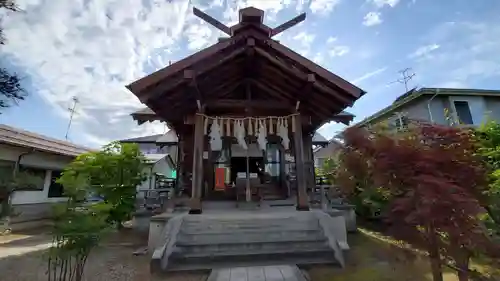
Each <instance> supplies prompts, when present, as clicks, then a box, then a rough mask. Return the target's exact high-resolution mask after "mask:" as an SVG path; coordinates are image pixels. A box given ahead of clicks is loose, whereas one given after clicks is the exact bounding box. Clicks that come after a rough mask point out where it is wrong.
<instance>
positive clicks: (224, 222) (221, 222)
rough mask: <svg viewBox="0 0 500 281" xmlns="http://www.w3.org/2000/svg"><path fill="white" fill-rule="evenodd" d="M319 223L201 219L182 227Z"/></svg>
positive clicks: (314, 222)
mask: <svg viewBox="0 0 500 281" xmlns="http://www.w3.org/2000/svg"><path fill="white" fill-rule="evenodd" d="M304 224H306V225H319V222H318V221H317V220H310V219H286V218H285V219H279V218H278V219H254V220H237V219H234V220H231V219H228V220H204V221H203V220H201V221H184V222H183V223H182V227H183V228H184V227H225V228H226V227H234V226H255V227H267V226H291V225H304Z"/></svg>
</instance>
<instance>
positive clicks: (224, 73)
mask: <svg viewBox="0 0 500 281" xmlns="http://www.w3.org/2000/svg"><path fill="white" fill-rule="evenodd" d="M245 12H246V13H249V14H251V13H257V14H258V13H259V12H261V13H262V15H260V16H258V17H259V18H260V22H259V20H256V16H248V15H246V16H245V14H244V13H245ZM240 14H241V15H242V16H241V17H240V22H239V23H238V24H237V25H236V26H234V27H231V28H227V27H226V28H222V29H223V30H226V29H228V30H226V31H228V32H230V33H231V34H230V35H231V37H230V38H228V39H227V40H223V41H221V42H219V43H216V44H214V45H212V46H210V47H208V48H206V49H204V50H201V51H199V52H197V53H195V54H193V55H191V56H189V57H187V58H185V59H183V60H180V61H178V62H176V63H174V64H172V65H170V66H167V67H165V68H163V69H161V70H159V71H157V72H155V73H152V74H150V75H148V76H146V77H144V78H141V79H139V80H137V81H135V82H133V83H131V84H130V85H128V86H127V88H128V89H129V90H130V91H131V92H133V93H134V94H135V95H136V96H137V97H138V98H139V100H141V102H143V103H144V104H145V105H146V106H148V107H149V108H150V109H151V110H152V111H153V112H155V113H156V114H157V115H158V116H159V117H161V118H162V120H165V121H166V122H167V123H169V125H172V124H183V121H184V120H183V118H184V117H185V116H186V114H189V113H191V114H192V113H194V112H196V111H197V108H200V107H201V106H205V105H208V106H207V108H209V109H210V105H209V101H210V100H212V101H213V100H219V99H227V98H233V99H240V100H241V97H237V98H236V96H238V95H239V94H241V93H243V94H244V93H245V89H247V90H248V89H252V90H251V92H252V99H255V100H258V99H259V98H262V99H263V100H264V99H266V100H267V99H272V100H274V101H276V102H281V104H285V105H288V106H290V108H292V107H293V108H295V106H296V103H297V101H300V110H301V111H304V112H307V115H308V116H311V118H312V120H311V123H312V124H314V126H320V125H322V124H324V123H325V122H328V121H331V119H332V118H334V117H335V115H337V114H339V113H340V112H342V111H343V110H344V109H345V108H346V107H348V106H351V105H352V104H353V103H354V101H356V100H357V99H358V98H359V97H361V96H362V95H363V94H364V93H365V92H364V91H363V90H361V89H360V88H358V87H356V86H354V85H353V84H351V83H349V82H348V81H346V80H344V79H342V78H340V77H339V76H337V75H335V74H333V73H331V72H329V71H328V70H326V69H324V68H322V67H320V66H318V65H316V64H315V63H313V62H311V61H310V60H308V59H306V58H304V57H302V56H301V55H299V54H297V53H295V52H294V51H292V50H290V49H289V48H287V47H285V46H283V45H281V44H280V43H279V42H277V41H275V40H273V39H271V36H272V35H273V32H272V31H273V30H275V29H271V28H269V27H267V26H265V25H264V24H262V21H261V19H262V16H263V12H262V11H260V10H257V9H255V8H252V9H244V11H243V10H241V11H240ZM252 17H253V18H252ZM245 87H246V88H245ZM236 89H238V90H236ZM259 95H260V97H259ZM256 96H257V97H256ZM200 103H203V105H200ZM213 114H214V115H217V114H222V113H220V111H217V113H213ZM139 115H140V114H138V115H137V116H139ZM143 115H144V114H143ZM277 115H280V114H277ZM314 126H313V127H314ZM174 127H175V126H174Z"/></svg>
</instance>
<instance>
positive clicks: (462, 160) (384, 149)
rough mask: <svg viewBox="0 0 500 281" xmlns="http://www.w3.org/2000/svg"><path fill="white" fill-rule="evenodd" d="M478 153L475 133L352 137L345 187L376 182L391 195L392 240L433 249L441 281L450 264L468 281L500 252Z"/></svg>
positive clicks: (419, 129) (424, 127)
mask: <svg viewBox="0 0 500 281" xmlns="http://www.w3.org/2000/svg"><path fill="white" fill-rule="evenodd" d="M474 151H475V141H474V139H473V138H472V137H471V134H469V132H468V131H466V130H463V129H460V128H453V127H446V126H438V125H430V124H423V123H420V124H418V125H414V126H411V127H410V128H408V130H407V131H405V132H402V133H398V134H385V133H374V132H370V131H369V130H367V129H362V128H349V129H347V130H346V131H345V132H344V149H343V152H342V156H341V159H343V160H344V163H345V164H346V166H345V167H344V176H342V177H341V178H342V179H343V183H344V184H347V186H349V183H348V182H349V181H351V182H354V184H351V185H350V186H351V187H354V186H356V185H357V184H358V183H357V182H356V175H359V174H362V175H370V181H371V182H372V183H373V186H374V187H380V186H382V187H384V188H386V189H388V190H389V191H390V193H391V198H392V199H391V201H390V203H389V206H388V208H387V210H388V211H387V213H386V214H384V217H385V219H386V220H387V222H388V224H389V225H390V226H391V227H390V234H391V235H392V236H393V237H394V238H396V239H400V240H404V241H407V242H409V243H410V244H412V245H415V246H416V247H419V248H422V249H426V250H427V252H428V254H429V258H430V263H431V268H432V274H433V279H434V280H435V281H442V280H443V277H442V269H441V267H442V261H443V259H442V257H449V258H450V259H451V260H453V261H454V262H455V264H456V266H457V267H458V268H459V273H458V275H459V279H460V280H461V281H464V280H468V272H469V258H470V257H471V255H472V254H473V253H474V252H475V251H477V250H481V251H490V252H492V251H491V250H493V249H494V248H495V247H496V245H495V244H494V243H493V242H491V241H490V238H489V237H488V236H487V235H486V231H485V229H484V227H483V225H482V224H481V222H480V220H479V215H480V214H482V213H484V209H483V208H482V207H481V205H480V203H479V201H478V198H480V194H481V192H482V187H484V186H485V180H486V175H485V169H484V168H483V165H482V162H481V159H479V158H477V157H476V156H475V155H474ZM363 163H364V164H363ZM350 169H352V170H351V171H349V170H350ZM357 169H369V170H370V171H369V172H366V171H363V172H362V171H357ZM346 173H347V174H349V173H351V176H345V174H346ZM340 184H342V182H341V183H340ZM496 249H498V247H496Z"/></svg>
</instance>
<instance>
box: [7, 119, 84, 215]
mask: <svg viewBox="0 0 500 281" xmlns="http://www.w3.org/2000/svg"><path fill="white" fill-rule="evenodd" d="M87 151H89V149H88V148H85V147H81V146H77V145H75V144H72V143H69V142H65V141H60V140H56V139H53V138H49V137H45V136H42V135H38V134H35V133H31V132H28V131H24V130H20V129H16V128H13V127H10V126H6V125H1V124H0V170H3V171H2V173H1V174H0V176H1V175H6V174H7V173H10V172H14V169H15V167H16V165H19V171H26V172H29V173H30V174H32V175H34V177H36V178H39V179H40V180H39V181H38V182H35V183H33V184H31V185H30V186H26V187H20V190H17V191H15V192H14V194H13V196H12V201H11V202H12V205H13V208H14V213H15V214H17V215H15V216H14V217H13V219H12V222H13V223H14V224H16V223H22V222H33V221H37V220H43V219H45V218H47V217H48V216H49V215H50V212H51V205H52V204H53V203H56V202H61V201H64V200H65V198H64V197H63V189H62V186H61V185H59V184H57V183H56V182H55V180H56V179H57V178H58V177H59V176H60V173H61V171H62V170H63V169H64V167H65V166H66V165H67V164H69V163H70V162H71V161H72V160H73V159H74V158H75V157H76V156H78V155H80V154H82V153H85V152H87Z"/></svg>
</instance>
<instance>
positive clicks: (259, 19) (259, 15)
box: [193, 7, 306, 37]
mask: <svg viewBox="0 0 500 281" xmlns="http://www.w3.org/2000/svg"><path fill="white" fill-rule="evenodd" d="M193 13H194V14H195V16H197V17H199V18H200V19H202V20H204V21H206V22H207V23H209V24H210V25H212V26H214V27H215V28H217V29H219V30H220V31H222V32H224V33H226V34H227V35H229V36H233V35H234V33H235V31H237V30H238V29H240V28H242V27H243V26H245V25H246V24H253V25H257V26H258V27H259V28H261V29H262V30H265V31H266V32H267V33H268V35H269V37H273V36H275V35H278V34H279V33H281V32H283V31H285V30H287V29H289V28H291V27H293V26H295V25H297V24H299V23H301V22H303V21H304V20H305V19H306V13H302V14H300V15H298V16H296V17H295V18H293V19H291V20H289V21H287V22H285V23H283V24H281V25H279V26H277V27H275V28H270V27H268V26H267V25H265V24H264V11H262V10H260V9H257V8H254V7H248V8H244V9H241V10H240V11H239V14H240V20H239V23H237V24H236V25H233V26H231V27H228V26H226V25H225V24H223V23H222V22H220V21H218V20H216V19H215V18H213V17H211V16H209V15H208V14H206V13H204V12H202V11H201V10H199V9H197V8H194V7H193Z"/></svg>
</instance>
